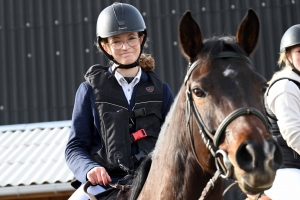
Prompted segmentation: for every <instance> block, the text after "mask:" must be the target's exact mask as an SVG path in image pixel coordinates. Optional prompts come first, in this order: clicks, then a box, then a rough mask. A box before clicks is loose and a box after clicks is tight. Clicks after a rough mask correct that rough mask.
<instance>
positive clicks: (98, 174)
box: [87, 167, 111, 186]
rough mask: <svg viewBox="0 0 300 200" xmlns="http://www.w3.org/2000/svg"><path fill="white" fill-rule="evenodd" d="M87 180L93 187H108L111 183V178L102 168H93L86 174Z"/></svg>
mask: <svg viewBox="0 0 300 200" xmlns="http://www.w3.org/2000/svg"><path fill="white" fill-rule="evenodd" d="M87 179H88V180H89V181H90V182H91V183H92V184H93V185H97V184H99V185H105V186H106V185H108V183H109V182H111V178H110V176H109V175H108V173H107V171H106V169H105V168H104V167H94V168H93V169H91V170H90V171H89V172H88V173H87Z"/></svg>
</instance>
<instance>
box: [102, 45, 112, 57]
mask: <svg viewBox="0 0 300 200" xmlns="http://www.w3.org/2000/svg"><path fill="white" fill-rule="evenodd" d="M100 45H102V48H103V49H104V51H106V53H108V54H109V55H111V51H110V48H109V46H108V44H107V43H103V42H101V44H100Z"/></svg>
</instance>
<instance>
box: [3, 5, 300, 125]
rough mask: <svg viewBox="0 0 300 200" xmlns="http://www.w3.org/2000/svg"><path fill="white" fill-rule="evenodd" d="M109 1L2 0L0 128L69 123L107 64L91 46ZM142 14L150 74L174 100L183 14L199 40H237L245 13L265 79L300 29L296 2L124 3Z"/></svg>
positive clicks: (182, 63) (181, 62) (180, 73)
mask: <svg viewBox="0 0 300 200" xmlns="http://www.w3.org/2000/svg"><path fill="white" fill-rule="evenodd" d="M113 2H114V1H112V0H0V125H8V124H23V123H35V122H48V121H61V120H70V119H71V115H72V109H73V104H74V97H75V93H76V90H77V88H78V86H79V84H80V83H81V82H82V81H84V79H83V75H84V74H85V72H86V71H87V69H88V68H89V67H90V66H91V65H93V64H96V63H100V64H103V65H105V64H108V60H107V59H106V58H105V56H104V55H103V54H102V53H99V52H97V49H96V47H95V45H94V41H95V38H96V21H97V17H98V15H99V13H100V11H101V10H102V9H103V8H105V7H106V6H109V5H111V4H112V3H113ZM122 2H123V3H130V4H132V5H134V6H135V7H137V8H138V9H139V10H140V12H141V13H142V15H143V17H144V19H145V22H146V26H147V30H148V35H149V39H150V41H149V42H148V45H147V46H146V48H145V51H146V52H147V53H150V54H152V55H153V57H154V58H155V60H156V69H155V71H156V72H157V73H158V74H159V75H160V76H161V77H162V78H163V80H164V81H166V82H168V83H169V85H170V87H171V89H172V91H173V93H174V94H176V93H177V92H178V90H179V87H180V86H181V84H182V81H183V77H184V74H185V70H186V67H187V65H188V62H187V61H186V60H185V58H184V57H183V56H182V54H181V52H180V49H179V45H178V39H177V36H178V34H177V28H178V22H179V20H180V17H181V16H182V14H183V13H184V12H185V11H186V10H190V11H192V16H193V17H194V18H195V20H196V21H197V22H198V24H199V25H200V26H201V28H202V30H203V33H204V37H211V36H213V35H217V36H218V35H226V34H232V35H235V32H236V29H237V26H238V24H239V23H240V21H241V20H242V18H243V17H244V16H245V14H246V12H247V10H248V9H249V8H253V9H254V10H255V11H256V12H257V14H258V15H259V18H260V20H261V35H260V41H259V45H258V47H257V50H256V52H255V53H254V55H253V56H252V59H253V63H254V67H255V68H256V69H257V70H258V71H259V72H260V73H261V74H262V75H263V76H264V77H265V78H266V79H270V78H271V75H272V74H273V73H274V72H275V71H276V70H278V66H277V65H276V60H277V58H278V55H279V45H280V39H281V36H282V35H283V33H284V32H285V30H286V29H287V28H288V27H290V26H291V25H293V24H297V23H300V12H299V10H300V2H299V1H296V0H243V1H241V0H184V1H183V0H163V1H162V0H125V1H122Z"/></svg>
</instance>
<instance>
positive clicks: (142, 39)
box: [140, 34, 145, 44]
mask: <svg viewBox="0 0 300 200" xmlns="http://www.w3.org/2000/svg"><path fill="white" fill-rule="evenodd" d="M144 38H145V35H144V34H141V36H140V44H142V42H143V41H144Z"/></svg>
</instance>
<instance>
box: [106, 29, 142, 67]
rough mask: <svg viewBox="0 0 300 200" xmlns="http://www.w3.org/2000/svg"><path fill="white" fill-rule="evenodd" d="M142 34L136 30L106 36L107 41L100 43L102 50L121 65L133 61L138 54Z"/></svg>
mask: <svg viewBox="0 0 300 200" xmlns="http://www.w3.org/2000/svg"><path fill="white" fill-rule="evenodd" d="M143 37H144V36H143V35H142V36H139V35H138V33H137V32H131V33H123V34H119V35H114V36H112V37H108V38H107V39H108V43H106V44H102V46H103V48H104V50H105V51H106V52H107V53H108V54H110V55H111V56H113V57H114V59H115V60H116V61H117V62H118V63H121V64H123V65H126V64H131V63H133V62H135V61H136V60H137V58H138V56H139V55H140V51H141V41H143Z"/></svg>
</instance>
